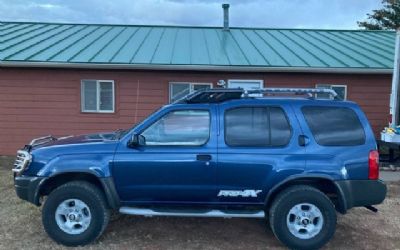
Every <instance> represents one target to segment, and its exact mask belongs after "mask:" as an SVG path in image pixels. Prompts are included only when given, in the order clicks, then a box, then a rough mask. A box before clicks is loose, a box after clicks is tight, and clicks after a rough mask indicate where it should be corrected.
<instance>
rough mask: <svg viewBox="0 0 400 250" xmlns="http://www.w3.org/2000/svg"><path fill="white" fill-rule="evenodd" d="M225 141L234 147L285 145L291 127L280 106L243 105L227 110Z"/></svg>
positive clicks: (288, 138)
mask: <svg viewBox="0 0 400 250" xmlns="http://www.w3.org/2000/svg"><path fill="white" fill-rule="evenodd" d="M224 118H225V143H226V145H228V146H233V147H235V146H236V147H269V146H284V145H287V144H288V143H289V140H290V137H291V129H290V125H289V122H288V120H287V117H286V115H285V113H284V111H283V110H282V108H279V107H241V108H234V109H230V110H227V111H225V117H224Z"/></svg>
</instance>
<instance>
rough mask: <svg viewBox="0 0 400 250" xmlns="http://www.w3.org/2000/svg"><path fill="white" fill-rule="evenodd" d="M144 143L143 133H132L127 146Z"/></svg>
mask: <svg viewBox="0 0 400 250" xmlns="http://www.w3.org/2000/svg"><path fill="white" fill-rule="evenodd" d="M144 145H146V138H145V137H144V136H143V135H138V134H133V135H132V138H131V139H130V140H129V142H128V147H130V148H135V147H139V146H144Z"/></svg>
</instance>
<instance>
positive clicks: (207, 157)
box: [196, 155, 212, 161]
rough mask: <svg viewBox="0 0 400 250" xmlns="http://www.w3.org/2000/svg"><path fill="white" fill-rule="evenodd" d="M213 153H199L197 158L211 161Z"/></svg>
mask: <svg viewBox="0 0 400 250" xmlns="http://www.w3.org/2000/svg"><path fill="white" fill-rule="evenodd" d="M211 159H212V157H211V155H197V156H196V160H198V161H211Z"/></svg>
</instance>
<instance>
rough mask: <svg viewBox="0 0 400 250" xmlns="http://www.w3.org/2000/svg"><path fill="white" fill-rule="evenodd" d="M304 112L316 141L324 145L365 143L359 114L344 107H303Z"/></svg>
mask: <svg viewBox="0 0 400 250" xmlns="http://www.w3.org/2000/svg"><path fill="white" fill-rule="evenodd" d="M302 112H303V114H304V117H305V119H306V121H307V124H308V126H309V128H310V130H311V132H312V133H313V136H314V138H315V140H316V142H317V143H318V144H319V145H323V146H354V145H362V144H364V143H365V132H364V128H363V126H362V125H361V122H360V120H359V119H358V116H357V114H356V113H355V112H354V111H353V110H351V109H349V108H343V107H314V106H313V107H311V106H310V107H303V108H302Z"/></svg>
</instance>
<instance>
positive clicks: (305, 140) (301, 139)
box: [299, 135, 310, 147]
mask: <svg viewBox="0 0 400 250" xmlns="http://www.w3.org/2000/svg"><path fill="white" fill-rule="evenodd" d="M309 142H310V139H309V138H308V136H306V135H299V146H301V147H305V146H306V145H307V144H308V143H309Z"/></svg>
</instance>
